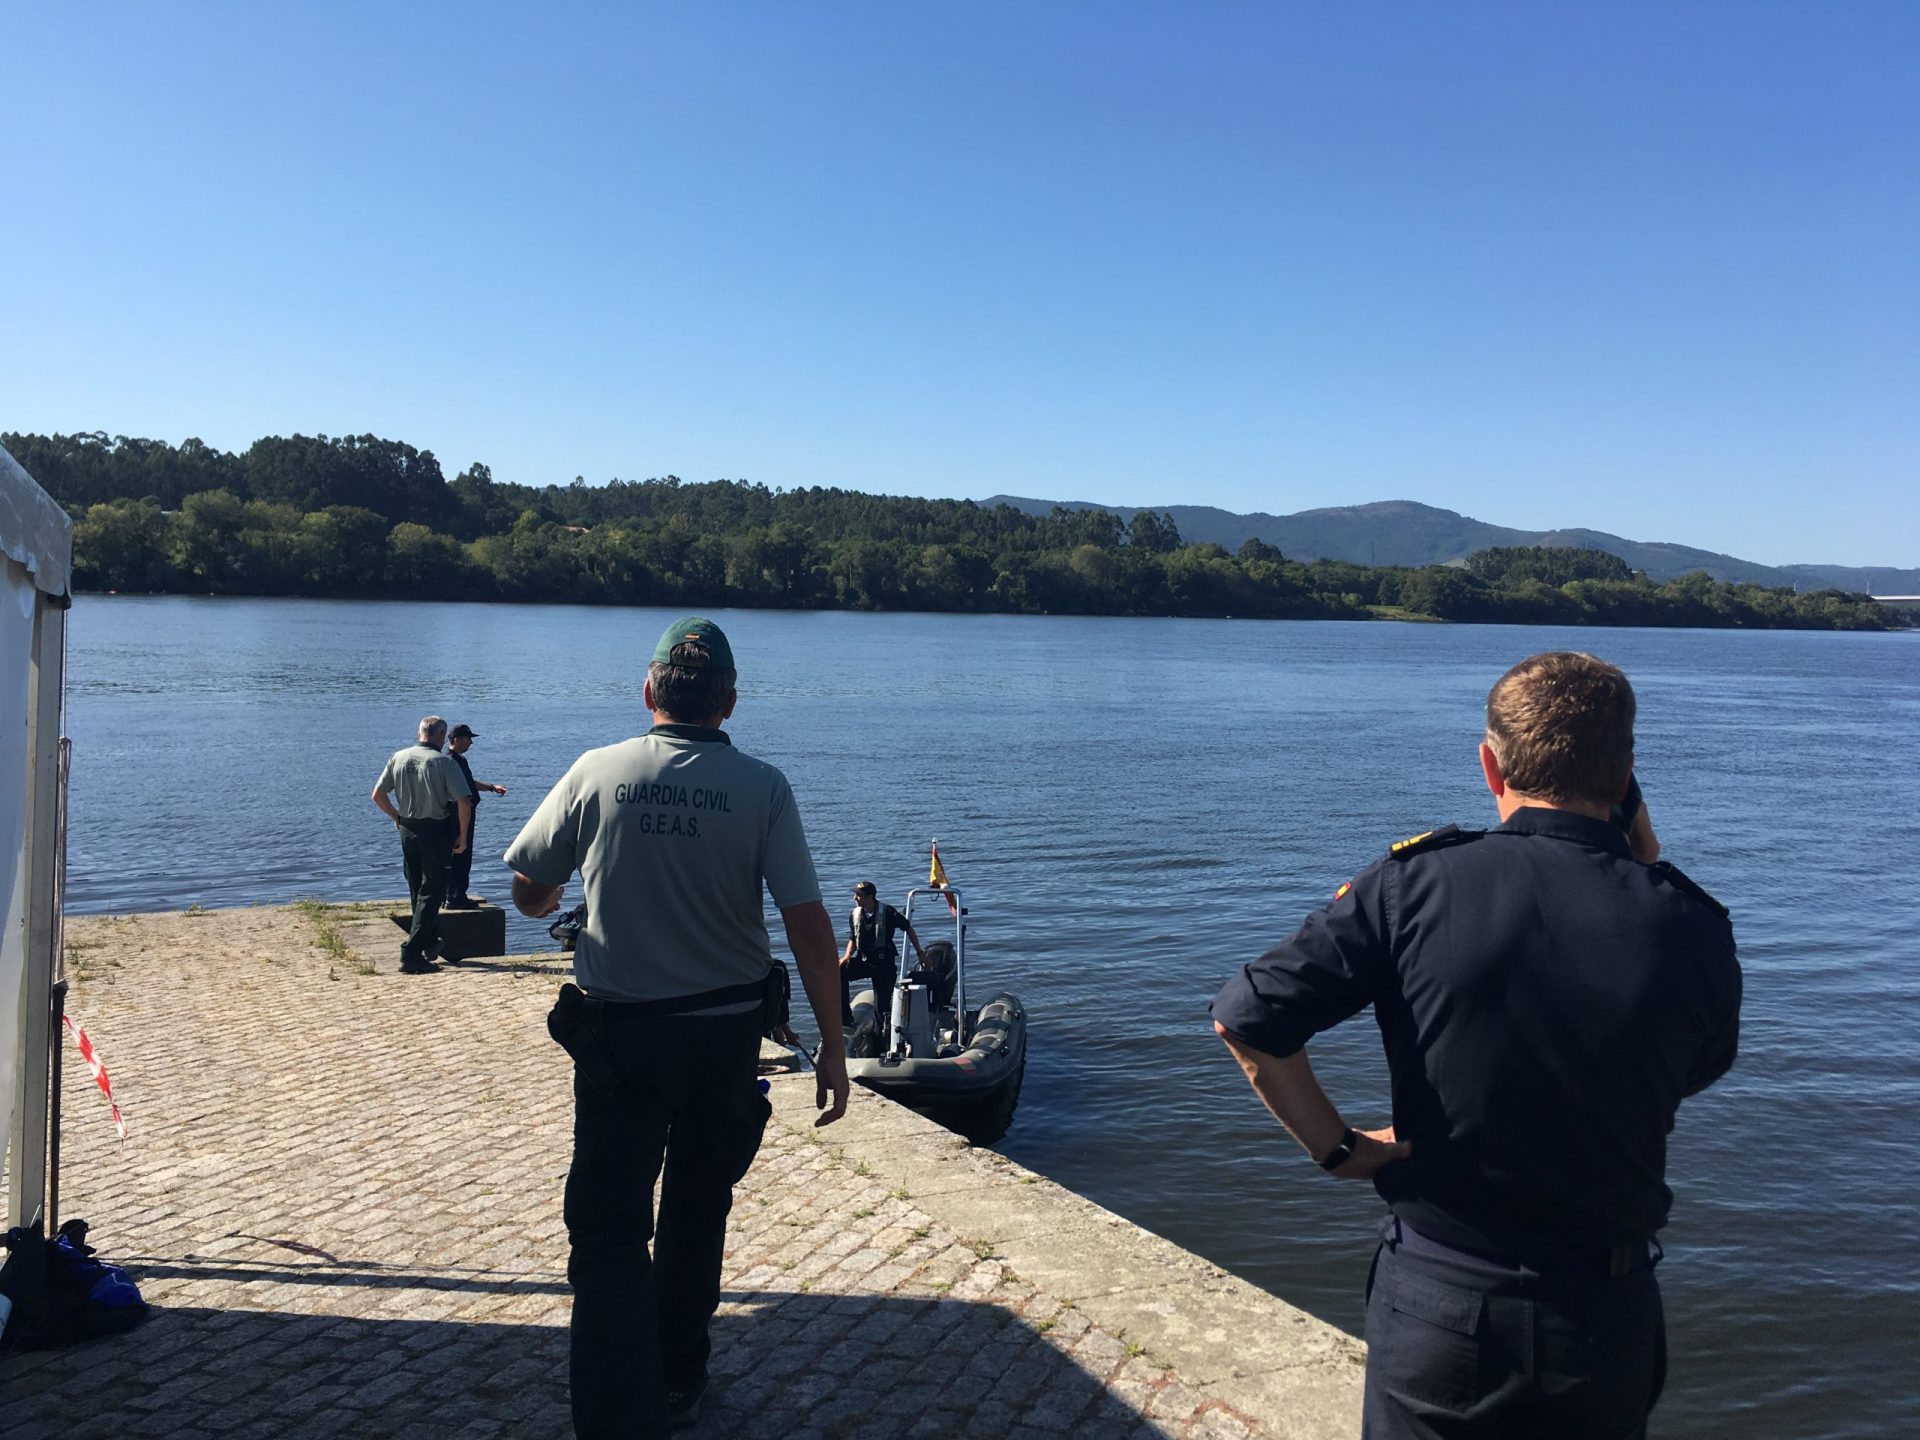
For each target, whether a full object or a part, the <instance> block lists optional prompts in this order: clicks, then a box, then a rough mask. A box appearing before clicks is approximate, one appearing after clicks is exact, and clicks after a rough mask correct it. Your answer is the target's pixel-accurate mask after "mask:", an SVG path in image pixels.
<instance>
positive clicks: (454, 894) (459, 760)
mask: <svg viewBox="0 0 1920 1440" xmlns="http://www.w3.org/2000/svg"><path fill="white" fill-rule="evenodd" d="M479 738H480V737H479V736H478V735H476V734H474V732H473V727H472V726H471V725H456V726H454V727H453V729H451V730H449V731H448V732H447V753H448V754H449V755H451V756H452V757H453V763H454V764H456V765H458V766H459V767H460V773H461V774H462V775H464V776H466V777H467V788H468V789H469V790H471V791H472V792H473V807H472V808H471V809H470V810H468V811H467V815H468V820H467V843H466V846H465V847H464V848H463V849H460V850H456V851H454V854H453V866H452V868H451V869H450V870H448V871H447V906H446V908H447V909H449V910H471V909H473V908H474V907H475V906H476V905H477V904H479V902H478V901H477V900H475V899H474V898H473V897H472V896H471V895H469V894H467V885H468V883H469V882H470V881H471V880H472V879H473V830H474V826H475V825H476V824H477V823H478V822H479V819H480V792H481V791H482V790H487V791H490V792H492V793H493V794H495V795H504V794H506V793H507V787H506V786H504V785H492V784H489V783H488V782H487V781H485V780H476V779H474V778H473V767H472V766H471V765H469V764H468V763H467V751H469V750H471V749H472V748H473V742H474V741H475V740H478V739H479Z"/></svg>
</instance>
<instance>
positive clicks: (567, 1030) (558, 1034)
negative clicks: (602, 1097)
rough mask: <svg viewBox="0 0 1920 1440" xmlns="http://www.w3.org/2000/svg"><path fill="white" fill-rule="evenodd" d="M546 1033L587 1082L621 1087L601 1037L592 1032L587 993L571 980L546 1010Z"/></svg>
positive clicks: (600, 1086) (608, 1087) (615, 1087)
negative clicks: (569, 1056) (601, 1045)
mask: <svg viewBox="0 0 1920 1440" xmlns="http://www.w3.org/2000/svg"><path fill="white" fill-rule="evenodd" d="M547 1033H548V1034H549V1035H551V1036H552V1037H553V1038H554V1042H555V1043H556V1044H558V1045H559V1047H560V1048H561V1049H562V1050H564V1051H566V1052H567V1054H569V1055H571V1056H572V1057H573V1063H574V1066H575V1068H577V1069H578V1070H579V1072H580V1073H581V1074H582V1075H583V1076H585V1077H586V1079H587V1081H588V1083H589V1084H591V1085H593V1086H594V1087H595V1088H597V1089H601V1090H617V1089H619V1088H620V1082H619V1080H618V1078H617V1077H616V1076H615V1075H614V1073H613V1066H612V1065H611V1064H610V1063H609V1062H608V1060H607V1055H606V1052H605V1051H604V1050H602V1049H601V1048H600V1037H599V1035H597V1034H596V1033H595V1032H594V1028H593V1020H592V1017H591V1015H590V1014H589V1012H588V1004H587V993H586V991H584V990H582V989H581V988H580V987H579V986H578V985H575V984H574V983H573V982H572V981H571V980H569V981H568V982H567V983H566V984H564V985H562V986H561V987H560V993H559V994H558V995H556V996H555V997H554V1001H553V1009H551V1010H549V1011H548V1012H547Z"/></svg>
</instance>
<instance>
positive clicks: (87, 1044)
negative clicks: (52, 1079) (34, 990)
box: [60, 1015, 127, 1140]
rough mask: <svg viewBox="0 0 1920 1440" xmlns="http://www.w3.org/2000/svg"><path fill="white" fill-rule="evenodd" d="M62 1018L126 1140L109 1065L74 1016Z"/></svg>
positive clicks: (121, 1136)
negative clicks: (110, 1078) (101, 1058)
mask: <svg viewBox="0 0 1920 1440" xmlns="http://www.w3.org/2000/svg"><path fill="white" fill-rule="evenodd" d="M60 1018H61V1019H62V1020H64V1021H65V1022H66V1026H67V1031H68V1033H69V1034H71V1035H72V1036H73V1043H74V1045H75V1046H77V1047H78V1048H79V1051H80V1058H81V1059H82V1060H84V1061H86V1062H87V1069H89V1070H91V1071H92V1072H93V1083H94V1084H96V1085H98V1086H99V1087H100V1093H101V1094H102V1095H104V1096H106V1097H107V1106H108V1108H109V1109H111V1110H112V1111H113V1123H114V1127H115V1128H116V1129H118V1130H119V1132H120V1138H121V1139H122V1140H125V1139H126V1138H127V1121H126V1117H125V1116H124V1115H122V1114H121V1113H120V1102H119V1101H118V1100H115V1099H114V1098H113V1082H112V1081H111V1080H109V1079H108V1078H107V1067H106V1066H105V1065H103V1064H101V1063H100V1056H99V1055H98V1054H97V1053H95V1051H94V1048H93V1041H91V1040H89V1039H88V1038H87V1032H86V1031H85V1030H82V1029H81V1028H80V1027H79V1026H78V1025H76V1024H74V1023H73V1017H72V1016H71V1015H62V1016H61V1017H60Z"/></svg>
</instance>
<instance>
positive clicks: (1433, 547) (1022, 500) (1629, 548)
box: [980, 495, 1920, 595]
mask: <svg viewBox="0 0 1920 1440" xmlns="http://www.w3.org/2000/svg"><path fill="white" fill-rule="evenodd" d="M980 503H981V504H982V505H987V506H992V505H1011V506H1013V507H1014V508H1015V509H1016V510H1022V511H1025V512H1026V513H1027V514H1029V515H1047V514H1050V513H1052V511H1053V507H1054V506H1056V505H1059V506H1063V507H1065V508H1066V509H1069V510H1105V511H1107V512H1108V513H1109V514H1111V515H1117V516H1119V517H1120V518H1121V519H1123V520H1131V519H1132V518H1133V516H1134V513H1135V511H1136V510H1138V509H1140V508H1142V507H1139V506H1133V505H1100V504H1097V503H1095V502H1093V501H1090V500H1034V499H1030V498H1028V497H1026V496H1021V495H993V496H989V497H988V498H987V499H985V500H982V501H981V502H980ZM1150 508H1152V509H1155V510H1159V511H1164V512H1165V513H1166V514H1168V515H1171V516H1172V517H1173V522H1174V524H1176V525H1178V526H1179V527H1180V535H1181V538H1182V539H1185V540H1188V541H1192V542H1196V543H1206V542H1209V541H1210V542H1212V543H1213V544H1215V545H1224V546H1225V547H1226V548H1227V549H1229V550H1238V549H1239V548H1240V546H1241V545H1242V544H1244V543H1245V542H1246V541H1247V540H1249V539H1251V538H1255V537H1257V538H1259V539H1261V540H1264V541H1266V542H1267V544H1269V545H1274V546H1277V547H1278V548H1279V549H1280V551H1281V553H1282V554H1284V555H1286V556H1287V557H1288V558H1289V559H1295V560H1347V561H1351V562H1352V563H1353V564H1356V565H1444V564H1446V563H1447V562H1448V561H1450V560H1462V559H1465V558H1466V557H1467V556H1468V555H1471V554H1472V553H1473V552H1474V551H1476V550H1485V549H1487V548H1488V547H1489V546H1493V545H1576V546H1580V547H1582V548H1583V549H1588V550H1605V551H1607V552H1608V553H1609V554H1613V555H1618V556H1619V557H1620V558H1621V559H1622V560H1624V561H1626V562H1627V564H1629V565H1631V566H1632V567H1633V568H1634V569H1636V570H1644V571H1646V572H1647V575H1648V576H1649V577H1650V578H1652V579H1654V580H1656V581H1666V580H1672V579H1674V578H1676V577H1677V576H1680V575H1684V574H1686V573H1687V572H1688V571H1691V570H1704V571H1706V572H1707V574H1709V575H1711V576H1712V577H1713V578H1714V579H1716V580H1729V581H1745V582H1750V583H1753V584H1758V585H1774V586H1785V587H1790V588H1792V589H1795V590H1824V589H1829V588H1831V589H1839V590H1859V591H1865V592H1867V593H1869V594H1874V595H1891V594H1902V595H1911V594H1915V593H1920V569H1913V570H1902V569H1897V568H1893V567H1886V566H1867V565H1761V564H1759V563H1757V562H1755V561H1752V560H1742V559H1740V558H1739V557H1738V556H1735V555H1721V554H1719V553H1717V552H1715V551H1712V550H1697V549H1695V548H1693V547H1692V546H1690V545H1675V544H1671V543H1669V542H1666V541H1659V540H1627V539H1624V538H1622V537H1621V536H1618V535H1609V534H1607V533H1606V532H1605V531H1603V530H1514V529H1510V528H1508V527H1507V526H1505V525H1489V524H1487V523H1486V522H1485V521H1484V520H1475V519H1472V518H1470V517H1468V516H1466V515H1460V514H1456V513H1455V512H1454V511H1452V510H1441V509H1438V508H1437V507H1435V506H1432V505H1422V504H1420V503H1419V502H1418V501H1415V500H1379V501H1375V502H1374V503H1373V504H1371V505H1336V506H1333V507H1331V508H1329V509H1325V510H1302V511H1300V512H1299V513H1298V514H1294V515H1268V514H1265V513H1261V512H1256V513H1254V514H1251V515H1236V514H1235V513H1233V512H1232V511H1231V510H1221V509H1217V508H1215V507H1214V506H1211V505H1164V506H1153V507H1150Z"/></svg>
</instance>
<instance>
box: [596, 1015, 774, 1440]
mask: <svg viewBox="0 0 1920 1440" xmlns="http://www.w3.org/2000/svg"><path fill="white" fill-rule="evenodd" d="M589 1031H590V1034H589V1037H588V1039H589V1042H590V1043H593V1044H595V1045H597V1048H598V1051H599V1053H600V1055H601V1056H602V1057H604V1059H605V1061H606V1067H607V1074H606V1076H605V1077H604V1078H605V1079H610V1080H612V1081H614V1082H616V1083H615V1084H613V1085H611V1086H609V1085H607V1084H604V1083H602V1082H601V1081H596V1079H594V1078H593V1077H591V1076H589V1075H587V1074H585V1073H583V1072H582V1067H580V1066H577V1065H576V1066H575V1069H574V1077H573V1095H574V1107H575V1108H574V1121H573V1168H572V1169H571V1170H570V1171H569V1172H568V1174H567V1194H566V1220H567V1236H568V1239H569V1240H570V1241H571V1243H572V1253H571V1254H570V1255H569V1257H568V1260H567V1279H568V1281H569V1282H570V1283H571V1284H572V1286H573V1329H572V1345H571V1361H570V1379H571V1384H572V1391H573V1430H574V1434H575V1435H577V1436H579V1437H580V1440H615V1437H617V1440H638V1437H646V1436H664V1435H666V1433H667V1429H666V1400H665V1392H666V1391H668V1390H678V1389H692V1388H695V1387H697V1386H698V1385H700V1384H701V1383H702V1382H703V1381H704V1380H705V1378H706V1374H707V1355H708V1352H709V1349H710V1346H711V1342H710V1340H709V1337H708V1327H709V1325H710V1324H711V1322H712V1320H713V1312H714V1310H715V1309H716V1308H717V1307H718V1306H719V1303H720V1260H721V1255H722V1252H723V1250H724V1247H725V1244H726V1231H727V1212H728V1211H729V1210H731V1209H732V1208H733V1186H734V1182H735V1181H737V1180H738V1179H739V1178H740V1177H741V1176H742V1175H744V1174H746V1172H747V1167H748V1166H749V1165H751V1164H752V1163H753V1156H754V1153H755V1151H757V1150H758V1149H759V1148H760V1136H761V1133H762V1131H764V1130H765V1128H766V1123H767V1117H768V1116H769V1115H770V1114H771V1113H772V1112H771V1107H770V1106H769V1105H768V1104H767V1100H766V1097H765V1096H764V1095H762V1094H761V1093H760V1086H759V1083H758V1080H757V1077H756V1071H755V1061H756V1059H757V1057H758V1056H759V1053H760V1016H759V1013H758V1012H757V1011H755V1012H753V1013H751V1014H748V1015H744V1016H738V1015H729V1016H723V1017H690V1016H681V1015H668V1016H649V1015H641V1014H636V1013H634V1010H633V1007H629V1006H620V1005H608V1006H606V1007H604V1008H603V1009H600V1010H599V1011H598V1013H597V1014H596V1015H595V1016H594V1017H593V1018H592V1019H591V1020H590V1021H589ZM663 1165H664V1168H665V1172H666V1173H665V1177H664V1179H663V1180H662V1183H661V1186H660V1216H659V1224H658V1228H657V1230H656V1227H655V1222H654V1213H653V1187H654V1181H655V1180H656V1179H659V1178H660V1177H661V1171H662V1167H663ZM649 1240H652V1242H653V1249H652V1253H651V1254H649V1253H648V1249H647V1242H648V1241H649Z"/></svg>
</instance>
